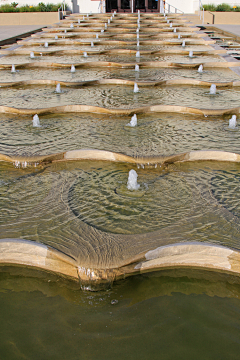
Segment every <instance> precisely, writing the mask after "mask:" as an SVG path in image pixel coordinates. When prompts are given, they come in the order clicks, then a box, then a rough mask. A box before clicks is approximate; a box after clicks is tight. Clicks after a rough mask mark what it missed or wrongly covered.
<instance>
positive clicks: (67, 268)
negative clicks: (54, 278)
mask: <svg viewBox="0 0 240 360" xmlns="http://www.w3.org/2000/svg"><path fill="white" fill-rule="evenodd" d="M3 264H4V265H9V264H12V265H21V266H30V267H35V268H38V269H43V270H46V271H51V272H54V273H58V274H59V275H62V276H66V277H69V278H71V279H74V280H78V272H77V265H76V262H75V260H73V259H72V258H71V257H69V256H67V255H65V254H63V253H61V252H60V251H58V250H56V249H54V248H51V247H49V246H46V245H43V244H40V243H37V242H34V241H29V240H22V239H0V265H3Z"/></svg>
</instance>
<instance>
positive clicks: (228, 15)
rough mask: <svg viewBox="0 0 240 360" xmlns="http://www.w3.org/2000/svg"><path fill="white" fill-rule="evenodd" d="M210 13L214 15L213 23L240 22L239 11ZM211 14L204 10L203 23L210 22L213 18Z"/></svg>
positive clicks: (232, 23) (237, 23) (235, 23)
mask: <svg viewBox="0 0 240 360" xmlns="http://www.w3.org/2000/svg"><path fill="white" fill-rule="evenodd" d="M201 13H202V12H201ZM211 13H212V14H214V15H215V22H214V24H231V25H239V24H240V12H219V11H211ZM212 14H210V13H209V11H204V23H209V24H212V19H213V16H212Z"/></svg>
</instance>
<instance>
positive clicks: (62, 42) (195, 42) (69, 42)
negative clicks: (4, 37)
mask: <svg viewBox="0 0 240 360" xmlns="http://www.w3.org/2000/svg"><path fill="white" fill-rule="evenodd" d="M100 37H101V36H100ZM100 37H99V38H100ZM140 43H141V44H142V45H171V46H179V45H181V44H182V41H164V40H142V39H140ZM214 43H215V41H206V40H202V41H201V40H185V44H186V45H211V44H214ZM17 44H19V45H23V47H29V46H41V45H42V46H43V45H44V42H41V41H24V40H19V41H17ZM97 44H99V45H115V44H119V45H136V41H121V40H99V41H98V42H97ZM51 45H54V46H58V45H91V41H77V40H63V39H58V40H51V41H48V46H51Z"/></svg>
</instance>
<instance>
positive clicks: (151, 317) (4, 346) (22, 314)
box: [0, 268, 240, 360]
mask: <svg viewBox="0 0 240 360" xmlns="http://www.w3.org/2000/svg"><path fill="white" fill-rule="evenodd" d="M1 270H2V269H1ZM0 288H1V292H0V315H1V319H2V322H1V329H2V331H1V338H0V347H1V355H2V356H3V357H4V358H6V359H10V360H12V359H16V358H18V359H20V358H24V359H26V358H27V359H33V358H34V359H39V360H40V359H42V358H43V357H45V358H49V357H51V358H53V359H59V358H62V359H63V358H67V359H69V360H74V359H76V358H79V357H81V358H83V359H99V360H101V359H113V358H114V359H119V360H120V359H123V358H125V356H126V354H128V356H129V358H131V359H148V358H151V359H159V356H161V357H162V358H164V359H193V358H194V359H199V360H202V359H203V358H209V359H214V360H215V359H216V360H217V359H219V358H221V357H222V358H226V359H238V357H239V350H240V342H239V318H240V301H239V295H240V288H239V283H234V279H231V278H229V277H228V278H226V277H225V278H224V277H216V276H214V277H213V276H212V275H211V274H205V275H204V276H203V274H198V273H194V272H190V273H189V272H188V273H185V274H184V273H182V274H180V276H179V277H175V274H174V272H168V273H167V272H164V273H157V274H154V276H151V274H150V275H147V274H146V275H144V276H137V277H134V278H131V279H126V280H125V281H121V282H119V283H117V284H116V285H115V286H114V288H113V289H112V290H110V291H108V292H99V293H91V294H89V293H85V292H82V291H80V290H79V289H78V288H77V284H75V283H69V282H66V281H64V280H62V279H59V278H57V277H56V276H55V277H54V276H52V275H49V274H48V275H46V274H43V273H41V272H35V273H34V272H27V271H26V270H24V271H23V270H21V269H18V270H17V271H16V270H14V268H5V270H4V271H3V272H1V273H0ZM11 319H12V320H11ZM173 341H174V345H173Z"/></svg>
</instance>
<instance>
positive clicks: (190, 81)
mask: <svg viewBox="0 0 240 360" xmlns="http://www.w3.org/2000/svg"><path fill="white" fill-rule="evenodd" d="M57 84H60V85H61V86H66V87H73V88H81V87H87V86H97V85H125V86H134V84H137V85H138V86H139V87H145V86H147V87H149V86H154V87H157V86H181V85H184V86H201V87H210V86H211V85H213V84H214V85H216V88H226V87H227V88H230V87H239V86H240V81H230V82H218V83H216V82H215V83H212V82H209V81H201V80H196V79H190V78H186V79H173V80H162V81H132V80H124V79H100V80H86V81H74V82H73V81H58V80H47V79H39V80H22V81H11V82H0V87H1V88H8V87H18V86H21V87H27V86H33V85H36V86H38V85H49V86H56V85H57Z"/></svg>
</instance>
